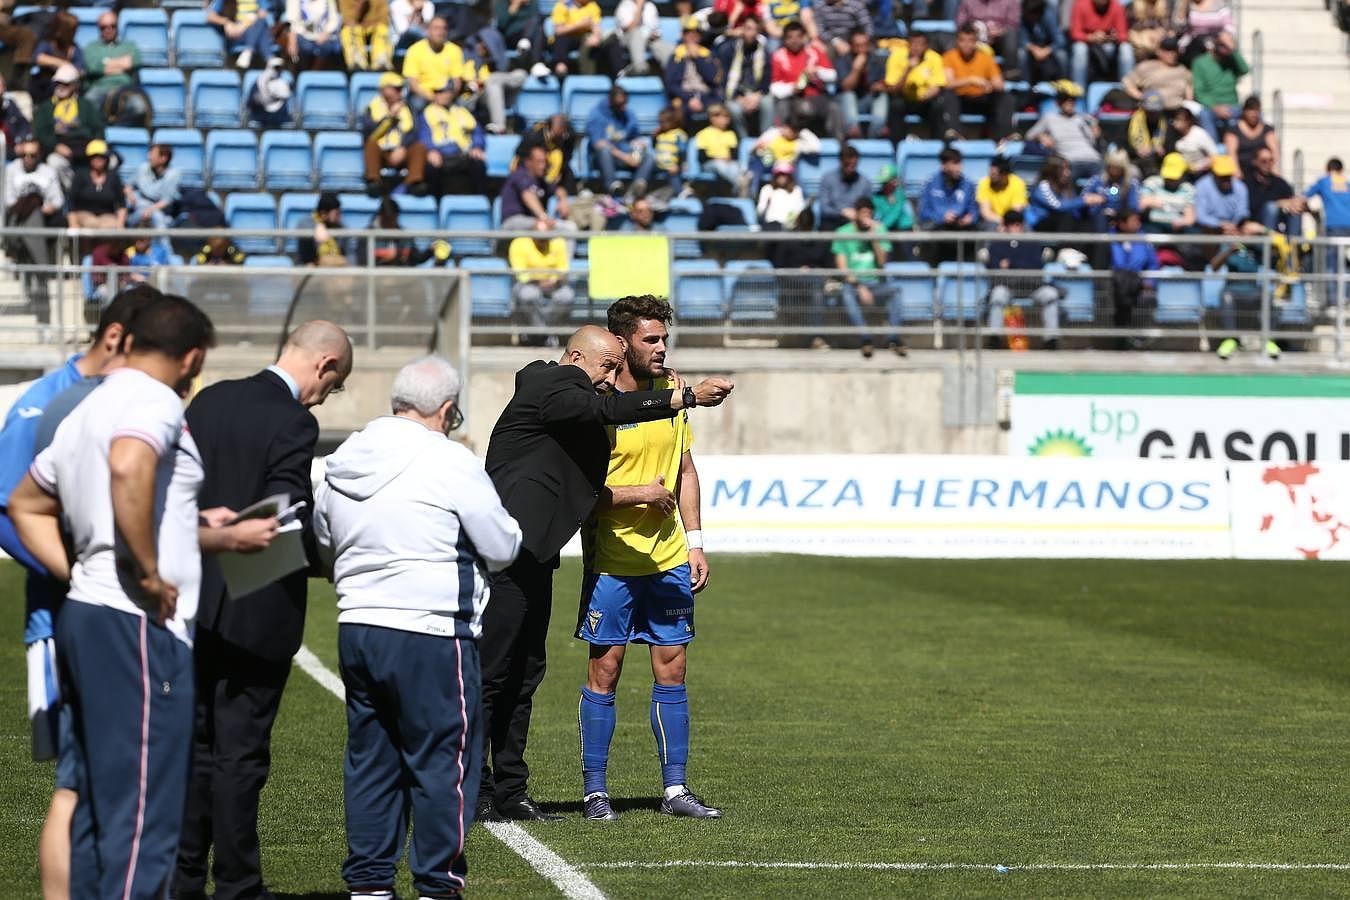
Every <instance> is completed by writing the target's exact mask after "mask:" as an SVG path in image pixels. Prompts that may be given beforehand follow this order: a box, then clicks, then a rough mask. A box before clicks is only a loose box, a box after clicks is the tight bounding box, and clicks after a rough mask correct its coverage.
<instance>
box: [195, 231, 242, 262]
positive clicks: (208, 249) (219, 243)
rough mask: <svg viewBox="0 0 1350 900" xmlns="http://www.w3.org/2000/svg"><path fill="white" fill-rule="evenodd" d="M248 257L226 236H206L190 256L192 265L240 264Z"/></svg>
mask: <svg viewBox="0 0 1350 900" xmlns="http://www.w3.org/2000/svg"><path fill="white" fill-rule="evenodd" d="M247 258H248V257H247V256H246V255H245V254H244V251H242V250H240V249H239V248H238V247H236V246H235V245H234V244H233V243H231V241H230V239H229V238H227V237H213V238H208V239H207V241H206V243H205V244H203V245H202V249H200V250H198V251H197V253H196V255H195V256H193V257H192V265H194V266H242V265H243V264H244V260H246V259H247Z"/></svg>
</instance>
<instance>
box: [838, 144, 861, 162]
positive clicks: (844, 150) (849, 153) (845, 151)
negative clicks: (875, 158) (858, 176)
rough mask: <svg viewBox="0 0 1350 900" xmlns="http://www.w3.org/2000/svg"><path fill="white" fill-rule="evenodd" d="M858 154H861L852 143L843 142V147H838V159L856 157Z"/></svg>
mask: <svg viewBox="0 0 1350 900" xmlns="http://www.w3.org/2000/svg"><path fill="white" fill-rule="evenodd" d="M859 156H861V154H860V153H858V148H857V147H855V146H853V145H852V144H845V145H844V146H843V147H840V148H839V158H840V159H857V158H858V157H859Z"/></svg>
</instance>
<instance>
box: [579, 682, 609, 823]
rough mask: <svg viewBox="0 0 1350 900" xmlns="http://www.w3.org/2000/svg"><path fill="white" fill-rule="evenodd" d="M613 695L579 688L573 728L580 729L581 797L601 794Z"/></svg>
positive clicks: (606, 762)
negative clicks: (575, 719) (579, 692)
mask: <svg viewBox="0 0 1350 900" xmlns="http://www.w3.org/2000/svg"><path fill="white" fill-rule="evenodd" d="M614 718H615V716H614V695H613V694H597V693H596V692H595V691H592V690H590V689H588V688H584V687H583V688H582V689H581V703H580V705H579V706H578V707H577V727H578V728H580V729H581V779H582V791H583V792H584V794H583V796H590V795H591V794H596V793H603V792H604V790H605V768H606V766H608V765H609V742H610V740H611V739H612V738H613V737H614Z"/></svg>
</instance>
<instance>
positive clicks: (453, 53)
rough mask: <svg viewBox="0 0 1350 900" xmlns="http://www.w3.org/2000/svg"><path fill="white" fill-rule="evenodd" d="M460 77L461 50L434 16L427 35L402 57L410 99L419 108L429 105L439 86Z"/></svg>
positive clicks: (444, 26) (447, 25)
mask: <svg viewBox="0 0 1350 900" xmlns="http://www.w3.org/2000/svg"><path fill="white" fill-rule="evenodd" d="M463 74H464V50H463V48H461V47H460V46H459V44H456V43H455V42H454V41H451V40H450V26H449V24H448V23H447V22H446V21H445V19H443V18H441V17H440V16H437V17H436V18H434V19H432V20H431V24H430V25H428V26H427V36H426V37H424V38H422V40H420V41H418V42H417V43H415V44H413V45H412V46H411V47H409V48H408V52H407V55H405V56H404V57H403V76H404V77H405V78H406V79H407V80H408V90H409V91H410V95H409V100H410V101H411V103H412V104H413V105H414V106H415V107H417V108H419V109H420V108H421V107H422V106H425V105H426V104H428V103H430V102H431V100H432V98H433V97H434V95H435V93H436V90H437V89H438V88H440V87H441V85H443V84H445V83H446V82H448V81H449V80H450V79H452V78H459V77H460V76H461V75H463ZM381 83H383V79H381Z"/></svg>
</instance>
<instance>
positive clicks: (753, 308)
mask: <svg viewBox="0 0 1350 900" xmlns="http://www.w3.org/2000/svg"><path fill="white" fill-rule="evenodd" d="M727 273H728V274H727V276H726V278H727V284H726V292H727V297H728V298H730V300H731V321H733V322H772V321H774V320H776V319H777V318H778V281H777V279H776V278H774V276H773V274H772V273H773V266H771V265H769V263H767V262H765V261H764V260H762V259H733V260H731V261H730V262H728V263H727Z"/></svg>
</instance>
